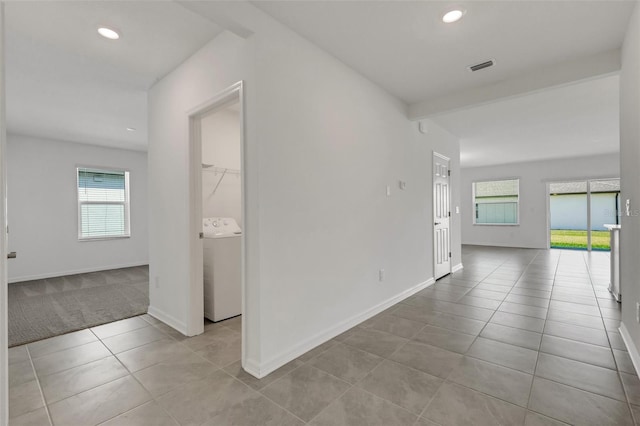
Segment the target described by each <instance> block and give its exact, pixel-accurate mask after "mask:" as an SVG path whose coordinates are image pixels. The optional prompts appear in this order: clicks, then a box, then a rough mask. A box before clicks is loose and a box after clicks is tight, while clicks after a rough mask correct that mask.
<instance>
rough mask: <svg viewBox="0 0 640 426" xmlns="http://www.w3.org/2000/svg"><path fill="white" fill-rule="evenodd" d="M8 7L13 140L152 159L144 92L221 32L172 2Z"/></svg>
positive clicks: (8, 79)
mask: <svg viewBox="0 0 640 426" xmlns="http://www.w3.org/2000/svg"><path fill="white" fill-rule="evenodd" d="M5 7H6V18H5V19H6V24H7V31H6V37H7V42H6V84H7V126H8V129H9V131H10V132H15V133H21V134H27V135H34V136H40V137H46V138H51V139H61V140H67V141H72V142H80V143H88V144H96V145H106V146H113V147H119V148H128V149H139V150H144V149H146V145H147V89H148V88H149V87H150V86H151V85H152V84H153V83H154V82H155V81H156V80H158V79H159V78H161V77H163V76H164V75H165V74H167V73H168V72H170V71H171V70H172V69H174V68H175V67H176V66H177V65H178V64H180V63H181V62H182V61H184V60H185V59H186V58H188V57H189V56H191V55H192V54H193V53H194V52H195V51H196V50H197V49H199V48H200V47H202V46H203V45H204V44H206V43H207V42H208V41H209V40H211V39H212V38H213V37H215V36H216V35H217V34H219V33H220V32H221V31H222V30H221V28H219V27H218V26H216V25H214V24H213V23H211V22H210V21H209V20H207V19H205V18H202V17H200V16H198V15H196V14H194V13H193V12H191V11H188V10H187V9H185V8H183V7H182V6H180V5H178V4H176V3H173V2H168V1H161V2H155V1H122V2H120V1H117V2H114V1H99V2H94V1H91V2H89V1H86V2H84V1H82V2H81V1H68V2H66V1H47V2H42V1H39V2H7V3H6V6H5ZM99 26H109V27H112V28H114V29H117V30H118V31H119V32H120V33H121V38H120V40H117V41H110V40H107V39H104V38H102V37H100V36H99V35H98V34H97V32H96V30H97V28H98V27H99ZM127 127H133V128H136V129H137V131H135V132H129V131H127V130H126V128H127Z"/></svg>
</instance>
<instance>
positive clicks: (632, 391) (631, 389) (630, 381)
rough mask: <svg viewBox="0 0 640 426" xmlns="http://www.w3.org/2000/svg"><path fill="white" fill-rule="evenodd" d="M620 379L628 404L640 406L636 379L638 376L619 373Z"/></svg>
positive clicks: (638, 386)
mask: <svg viewBox="0 0 640 426" xmlns="http://www.w3.org/2000/svg"><path fill="white" fill-rule="evenodd" d="M620 379H621V380H622V386H623V387H624V391H625V393H626V394H627V399H628V400H629V403H631V404H635V405H640V379H638V376H637V375H635V374H629V373H623V372H620ZM638 420H640V419H638Z"/></svg>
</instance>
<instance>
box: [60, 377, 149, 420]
mask: <svg viewBox="0 0 640 426" xmlns="http://www.w3.org/2000/svg"><path fill="white" fill-rule="evenodd" d="M149 399H150V396H149V394H148V393H147V391H145V390H144V389H143V388H142V386H140V384H138V382H136V381H135V379H134V378H133V377H131V376H126V377H123V378H121V379H118V380H115V381H113V382H109V383H107V384H104V385H102V386H98V387H97V388H93V389H91V390H88V391H85V392H82V393H80V394H78V395H75V396H72V397H71V398H67V399H63V400H62V401H59V402H56V403H54V404H52V405H50V406H49V412H50V413H51V418H52V420H53V423H54V424H57V425H83V426H92V425H97V424H99V423H102V422H104V421H106V420H109V419H111V418H113V417H115V416H117V415H119V414H122V413H124V412H127V411H129V410H131V409H132V408H135V407H137V406H139V405H142V404H144V403H145V402H147V401H149Z"/></svg>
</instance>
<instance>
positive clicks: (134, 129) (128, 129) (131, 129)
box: [127, 127, 137, 132]
mask: <svg viewBox="0 0 640 426" xmlns="http://www.w3.org/2000/svg"><path fill="white" fill-rule="evenodd" d="M136 130H137V129H136V128H135V127H127V132H135V131H136Z"/></svg>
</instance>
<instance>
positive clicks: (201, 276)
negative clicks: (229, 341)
mask: <svg viewBox="0 0 640 426" xmlns="http://www.w3.org/2000/svg"><path fill="white" fill-rule="evenodd" d="M189 120H190V143H191V147H190V153H191V161H190V167H191V200H192V202H191V208H192V210H191V212H192V214H191V227H190V229H191V231H192V236H191V242H192V244H191V253H190V255H191V268H192V269H191V285H190V297H189V301H190V306H189V324H188V328H189V334H190V335H196V334H200V333H202V332H203V331H204V327H205V324H210V323H212V322H220V321H225V324H227V325H230V327H231V328H234V329H236V330H237V331H239V332H241V339H238V345H239V346H241V348H242V353H244V348H245V346H246V345H245V336H246V333H244V332H243V331H242V330H243V329H244V327H245V324H244V321H242V319H241V318H242V317H241V315H242V314H243V313H244V306H245V303H244V294H245V291H244V288H245V280H244V276H245V274H244V268H245V267H244V265H245V256H244V253H245V250H244V246H245V243H244V242H245V232H244V223H245V209H244V207H245V206H244V193H245V192H244V167H243V165H244V131H243V129H244V124H243V122H244V120H243V95H242V82H238V83H236V84H234V85H233V86H231V87H229V88H228V89H226V90H225V91H224V92H222V93H221V94H219V95H218V96H216V97H215V98H214V99H211V100H210V101H209V102H207V103H206V104H204V105H202V106H200V107H198V108H197V109H196V110H195V111H193V112H192V113H191V114H190V115H189ZM240 340H241V341H242V344H241V345H240ZM238 351H239V352H240V348H238ZM242 359H244V355H242Z"/></svg>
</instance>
